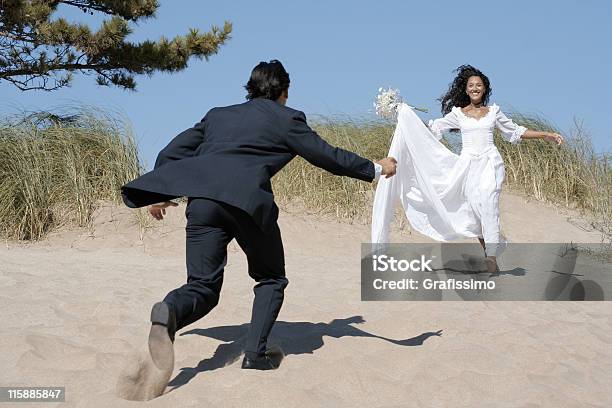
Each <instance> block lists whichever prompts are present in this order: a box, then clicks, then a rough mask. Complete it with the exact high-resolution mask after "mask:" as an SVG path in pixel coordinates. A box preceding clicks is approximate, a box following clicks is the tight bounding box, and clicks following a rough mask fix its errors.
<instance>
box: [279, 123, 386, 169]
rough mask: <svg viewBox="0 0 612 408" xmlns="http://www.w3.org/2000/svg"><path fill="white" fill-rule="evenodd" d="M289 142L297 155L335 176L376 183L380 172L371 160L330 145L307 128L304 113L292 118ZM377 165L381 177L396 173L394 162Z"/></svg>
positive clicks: (384, 160) (288, 135)
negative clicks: (374, 181)
mask: <svg viewBox="0 0 612 408" xmlns="http://www.w3.org/2000/svg"><path fill="white" fill-rule="evenodd" d="M286 140H287V146H288V147H289V149H291V150H292V151H293V152H294V153H295V154H297V155H299V156H302V157H303V158H304V159H306V160H307V161H308V162H309V163H311V164H312V165H314V166H317V167H320V168H322V169H324V170H327V171H329V172H330V173H332V174H335V175H338V176H348V177H352V178H356V179H359V180H364V181H373V180H375V179H376V178H377V177H376V176H377V173H378V172H377V171H376V166H375V164H374V163H373V162H372V161H371V160H368V159H366V158H364V157H361V156H359V155H358V154H355V153H353V152H351V151H348V150H345V149H342V148H339V147H334V146H331V145H330V144H329V143H327V142H326V141H325V140H323V139H322V138H321V137H320V136H319V135H318V134H317V133H316V132H315V131H314V130H312V129H311V128H310V126H308V124H307V123H306V116H305V115H304V113H302V112H297V113H296V114H295V115H294V116H293V118H292V120H291V126H290V128H289V132H288V134H287V138H286ZM378 164H380V166H381V167H380V169H379V170H380V174H384V175H386V176H387V177H391V176H392V175H393V174H395V159H393V158H386V159H382V160H380V161H379V163H378Z"/></svg>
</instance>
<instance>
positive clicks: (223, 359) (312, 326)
mask: <svg viewBox="0 0 612 408" xmlns="http://www.w3.org/2000/svg"><path fill="white" fill-rule="evenodd" d="M364 322H365V320H364V319H363V317H362V316H353V317H349V318H346V319H334V320H332V321H331V322H330V323H311V322H284V321H277V322H276V323H275V324H274V329H273V330H272V333H271V335H270V340H269V344H275V345H278V346H280V347H281V348H282V349H283V351H284V352H285V355H287V356H288V355H291V354H306V353H308V354H312V353H314V351H315V350H318V349H319V348H321V347H322V346H323V345H324V341H323V336H329V337H334V338H340V337H345V336H350V337H370V338H376V339H381V340H384V341H387V342H389V343H391V344H395V345H397V346H420V345H422V344H423V342H424V341H425V340H427V339H428V338H429V337H431V336H442V330H438V331H437V332H426V333H422V334H420V335H418V336H416V337H412V338H409V339H404V340H394V339H389V338H386V337H383V336H378V335H376V334H372V333H368V332H366V331H363V330H361V329H358V328H356V327H354V326H351V324H359V323H364ZM248 327H249V325H248V323H244V324H241V325H236V326H219V327H211V328H208V329H193V330H189V331H186V332H184V333H181V334H180V335H181V336H186V335H190V334H196V335H199V336H205V337H209V338H212V339H216V340H220V341H224V342H225V343H223V344H220V345H219V346H218V347H217V350H215V353H214V354H213V356H212V357H211V358H207V359H204V360H202V361H200V362H199V363H198V364H197V365H196V366H195V367H183V368H181V372H180V373H179V374H178V375H177V376H176V377H174V378H173V379H172V380H171V381H170V383H169V384H168V386H170V387H173V388H172V390H175V389H177V388H179V387H181V386H183V385H185V384H187V383H188V382H189V381H191V379H193V378H194V377H195V376H196V375H198V373H201V372H204V371H212V370H216V369H218V368H222V367H225V366H228V365H230V364H232V363H234V362H235V361H236V360H238V359H239V358H240V356H241V355H242V353H243V349H244V343H245V340H246V335H247V330H248ZM172 390H171V391H172Z"/></svg>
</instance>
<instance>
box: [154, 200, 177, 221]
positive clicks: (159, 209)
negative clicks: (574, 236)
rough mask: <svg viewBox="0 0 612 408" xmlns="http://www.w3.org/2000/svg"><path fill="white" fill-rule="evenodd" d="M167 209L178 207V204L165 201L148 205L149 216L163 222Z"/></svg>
mask: <svg viewBox="0 0 612 408" xmlns="http://www.w3.org/2000/svg"><path fill="white" fill-rule="evenodd" d="M168 207H178V204H177V203H174V202H172V201H166V202H164V203H159V204H153V205H150V206H149V214H151V216H152V217H153V218H155V219H156V220H163V219H164V215H166V208H168Z"/></svg>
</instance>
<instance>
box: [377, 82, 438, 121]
mask: <svg viewBox="0 0 612 408" xmlns="http://www.w3.org/2000/svg"><path fill="white" fill-rule="evenodd" d="M402 103H404V101H403V99H402V97H401V96H400V94H399V90H398V89H392V88H390V87H389V88H387V89H385V88H382V87H381V88H378V95H376V101H375V102H374V109H376V114H377V115H378V116H381V117H383V118H391V119H392V118H395V117H396V116H397V109H398V108H399V106H400V105H401V104H402ZM408 106H410V107H411V108H412V109H415V110H418V111H421V112H427V109H424V108H417V107H415V106H411V105H408Z"/></svg>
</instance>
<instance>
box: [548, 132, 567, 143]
mask: <svg viewBox="0 0 612 408" xmlns="http://www.w3.org/2000/svg"><path fill="white" fill-rule="evenodd" d="M544 140H546V141H547V142H552V143H556V144H557V145H560V144H562V143H563V136H561V135H560V134H558V133H547V134H546V135H545V136H544Z"/></svg>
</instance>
